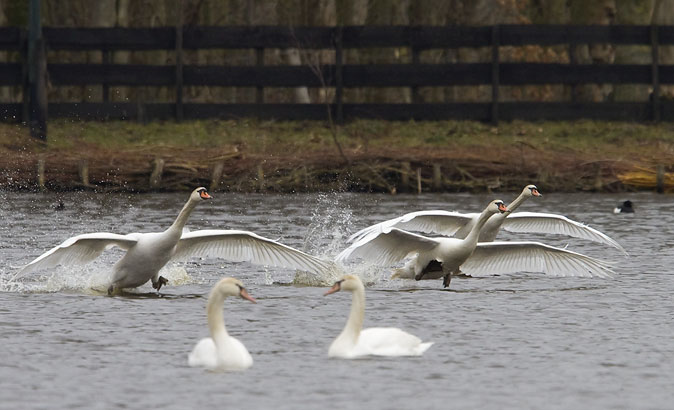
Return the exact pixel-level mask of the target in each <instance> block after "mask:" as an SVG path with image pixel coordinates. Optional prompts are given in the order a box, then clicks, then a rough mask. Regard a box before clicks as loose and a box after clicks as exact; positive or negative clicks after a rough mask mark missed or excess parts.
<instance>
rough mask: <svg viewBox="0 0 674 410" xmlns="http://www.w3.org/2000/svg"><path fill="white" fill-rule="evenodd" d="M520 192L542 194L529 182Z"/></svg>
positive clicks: (530, 194) (527, 194)
mask: <svg viewBox="0 0 674 410" xmlns="http://www.w3.org/2000/svg"><path fill="white" fill-rule="evenodd" d="M522 193H523V194H524V195H526V196H543V194H541V192H540V191H539V190H538V187H536V185H533V184H530V185H527V186H525V187H524V189H523V190H522Z"/></svg>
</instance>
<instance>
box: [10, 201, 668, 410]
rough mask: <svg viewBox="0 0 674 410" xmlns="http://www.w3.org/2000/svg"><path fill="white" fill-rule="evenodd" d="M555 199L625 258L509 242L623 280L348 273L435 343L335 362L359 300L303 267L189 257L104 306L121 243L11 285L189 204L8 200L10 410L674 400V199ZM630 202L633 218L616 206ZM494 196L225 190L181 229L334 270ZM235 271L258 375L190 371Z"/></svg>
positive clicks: (639, 404) (161, 222)
mask: <svg viewBox="0 0 674 410" xmlns="http://www.w3.org/2000/svg"><path fill="white" fill-rule="evenodd" d="M544 194H545V197H543V198H541V199H530V200H529V201H528V202H527V203H526V204H524V205H523V207H522V208H521V209H522V210H527V211H541V212H554V213H561V214H565V215H567V216H569V217H571V218H573V219H575V220H579V221H585V222H589V223H591V225H592V226H594V227H596V228H598V229H600V230H602V231H603V232H605V233H607V234H609V235H610V236H612V237H613V238H615V239H617V240H618V241H620V242H621V244H623V246H624V247H625V248H626V249H627V250H628V251H629V252H630V255H631V256H630V257H629V258H624V257H622V256H621V255H620V253H619V252H617V251H615V250H614V249H612V248H608V247H605V246H602V245H599V244H594V243H591V242H586V241H580V240H569V239H567V238H562V237H537V236H533V235H532V236H530V237H524V236H523V235H521V234H520V235H517V236H516V235H514V234H513V235H508V234H506V235H503V234H502V237H501V238H504V239H509V238H518V239H528V238H532V239H544V240H545V242H546V243H549V244H552V245H557V246H564V245H566V244H568V245H569V247H570V249H573V250H576V251H579V252H583V253H587V254H589V255H592V256H595V257H599V258H602V259H608V260H612V261H614V262H616V270H617V272H618V276H617V277H616V278H615V279H613V280H605V279H583V278H554V277H546V276H543V275H539V274H524V273H522V274H517V275H509V276H498V277H489V278H483V279H470V278H467V279H455V280H453V281H452V284H451V290H449V291H444V290H442V289H441V284H440V281H437V282H436V281H424V282H414V281H395V280H393V281H392V280H389V279H388V276H389V273H390V269H381V268H373V267H360V266H359V267H354V269H355V271H356V273H358V274H359V275H361V276H362V277H364V278H365V279H366V281H367V282H368V284H369V285H368V288H367V310H366V319H365V326H396V327H400V328H403V329H404V330H406V331H408V332H410V333H413V334H416V335H418V336H419V337H421V338H422V339H423V340H425V341H433V342H435V345H433V346H432V347H431V349H430V350H428V351H427V352H426V354H425V355H424V356H422V357H415V358H368V359H362V360H352V361H347V360H337V359H328V358H327V349H328V346H329V345H330V343H331V341H332V340H333V338H334V337H336V336H337V334H338V333H339V332H340V331H341V329H342V327H343V325H344V322H345V320H346V317H347V314H348V308H349V304H350V298H349V296H348V295H347V294H344V293H338V294H336V295H331V296H328V297H323V296H322V294H323V292H324V291H325V290H326V289H327V286H306V285H302V284H301V283H306V282H308V279H307V278H304V279H301V278H300V279H297V280H296V281H297V282H301V283H296V284H293V280H295V273H294V272H292V271H290V270H284V269H275V268H264V267H259V266H255V265H251V264H248V263H228V262H226V261H222V260H207V261H194V262H191V263H188V264H186V265H182V266H170V267H168V268H167V270H166V271H165V272H164V273H163V274H164V275H165V276H168V278H169V279H170V282H169V286H168V287H166V288H165V289H162V297H157V296H156V295H155V294H154V292H152V289H151V288H150V286H149V285H145V286H143V287H141V288H139V289H137V290H136V291H135V292H134V293H132V294H129V295H125V296H117V297H108V296H106V295H105V294H104V293H102V292H100V291H98V290H96V289H97V288H99V287H101V286H103V287H104V285H105V281H106V280H107V278H108V275H109V273H110V267H111V266H112V264H113V263H114V261H115V259H116V258H118V257H119V255H120V253H119V252H114V251H108V252H107V253H105V254H104V255H103V256H102V257H101V258H100V259H98V260H97V261H95V262H93V263H91V264H89V265H86V266H85V267H82V268H75V269H72V268H71V269H63V268H61V269H54V270H51V271H47V272H42V273H36V274H31V275H29V276H28V277H24V278H20V279H14V278H13V277H14V273H15V272H16V268H17V267H20V266H21V265H23V264H25V263H27V262H29V261H30V260H31V259H33V258H34V257H36V256H38V255H39V254H40V253H42V252H43V251H45V250H47V249H49V248H51V247H52V246H54V245H56V244H58V243H60V242H61V241H62V240H64V239H66V238H67V237H70V236H72V235H75V234H79V233H84V232H92V231H113V232H118V233H126V232H131V231H153V230H161V229H164V228H165V227H166V226H168V225H169V224H170V223H171V222H172V220H173V218H174V217H175V216H176V214H177V213H178V211H179V209H180V207H181V206H182V204H183V203H184V201H185V200H186V197H187V195H186V194H152V195H126V194H108V195H102V194H90V193H68V194H61V195H55V194H27V193H15V192H0V238H2V239H1V240H0V248H1V249H0V254H1V255H3V261H4V264H3V265H2V267H0V340H1V341H2V346H1V348H0V386H1V388H0V408H7V409H14V408H22V409H41V408H50V409H51V408H73V409H74V408H86V409H95V408H101V409H103V408H105V409H111V408H143V409H150V408H162V409H167V408H170V409H183V408H203V407H206V406H209V407H218V408H231V407H238V408H251V409H253V408H255V409H261V408H272V407H273V408H275V409H315V408H344V409H346V408H349V409H355V408H363V409H364V408H367V409H388V408H400V409H403V408H414V409H426V408H428V409H431V408H446V407H448V406H451V407H455V408H480V409H506V408H511V409H536V408H546V409H569V408H592V409H609V408H610V409H665V408H671V402H672V400H673V399H674V389H672V374H674V360H673V359H672V358H673V357H674V330H673V329H674V327H673V326H672V318H673V317H674V302H673V300H674V299H673V298H672V294H673V293H674V282H673V280H672V268H671V266H672V265H673V264H674V255H673V254H672V242H674V237H673V236H672V232H671V230H672V226H673V225H674V220H673V219H674V217H673V216H672V215H673V213H672V212H671V197H669V196H662V195H655V194H648V193H640V194H629V195H598V194H572V195H569V194H549V193H544ZM498 196H499V197H501V198H502V199H504V200H506V202H509V200H511V199H512V198H513V197H514V196H515V195H514V194H499V195H498ZM628 198H629V199H632V200H633V202H634V203H635V207H636V210H637V213H636V214H634V215H614V214H612V213H611V210H612V208H613V207H614V206H615V205H617V204H618V203H619V202H621V201H622V200H623V199H628ZM490 199H493V198H491V196H488V195H467V194H461V195H458V194H443V195H421V196H403V195H399V196H384V195H350V194H323V195H279V196H274V195H239V194H226V193H216V195H215V199H214V200H213V201H210V202H208V203H204V204H201V205H200V206H199V207H198V208H197V209H196V210H195V212H194V213H193V215H192V218H191V220H190V222H189V224H188V225H189V227H190V229H192V230H196V229H208V228H210V229H212V228H231V229H247V230H252V231H255V232H257V233H259V234H261V235H264V236H267V237H270V238H274V239H279V240H280V241H282V242H283V243H286V244H288V245H291V246H294V247H297V248H301V249H304V250H307V251H309V252H312V253H314V254H318V255H322V256H324V257H326V258H329V257H331V256H334V255H336V254H337V253H338V252H339V251H340V250H341V249H343V247H344V239H345V238H346V237H348V234H350V233H352V232H354V231H355V230H357V229H360V228H362V227H364V226H366V225H369V224H371V223H375V222H379V221H381V220H383V219H387V218H390V217H393V216H397V215H400V214H401V213H404V212H408V211H412V210H419V209H438V208H439V209H448V210H464V211H477V210H479V209H481V208H482V207H483V206H484V205H485V204H486V203H487V202H488V201H489V200H490ZM59 200H62V201H63V203H64V205H65V209H64V210H62V211H56V210H54V206H55V205H56V204H57V203H58V201H59ZM223 276H236V277H238V278H240V279H241V280H243V282H244V283H245V284H246V286H247V287H248V289H249V292H250V294H251V295H253V296H254V297H255V298H257V299H258V304H257V305H254V304H251V303H249V302H246V301H244V300H233V299H228V300H227V301H226V306H225V318H226V323H227V327H228V330H229V331H230V333H231V334H232V335H233V336H235V337H237V338H239V339H240V340H241V341H243V343H244V344H245V345H246V346H247V348H248V350H249V351H250V352H251V354H252V356H253V358H254V361H255V363H254V365H253V367H252V368H250V369H249V370H247V371H245V372H239V373H211V372H207V371H204V370H202V369H198V368H190V367H188V366H187V354H188V352H189V351H190V350H191V349H192V347H193V346H194V345H195V344H196V342H197V341H198V340H199V339H200V338H202V337H205V336H207V328H206V317H205V304H206V298H205V296H206V295H207V293H208V291H209V290H210V288H211V286H212V285H213V284H214V283H215V281H216V280H217V279H219V278H221V277H223ZM319 279H320V278H319ZM324 279H325V280H321V281H323V282H329V281H330V280H331V278H324ZM321 281H318V282H321Z"/></svg>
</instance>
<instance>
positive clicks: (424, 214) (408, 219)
mask: <svg viewBox="0 0 674 410" xmlns="http://www.w3.org/2000/svg"><path fill="white" fill-rule="evenodd" d="M541 196H542V194H541V193H540V191H539V190H538V188H537V187H536V185H527V186H525V187H524V189H523V190H522V192H521V193H520V195H519V196H518V197H517V198H515V200H514V201H513V202H512V203H510V204H509V205H508V210H509V212H506V213H500V214H495V215H493V216H492V217H491V218H489V220H487V222H486V223H485V224H484V226H483V227H482V229H481V230H480V236H479V237H478V242H492V241H494V240H495V239H496V235H497V234H498V233H499V231H500V230H501V228H503V229H505V230H506V231H509V232H519V233H548V234H556V235H568V236H571V237H575V238H581V239H586V240H590V241H594V242H599V243H604V244H606V245H609V246H612V247H614V248H616V249H618V250H619V251H620V252H622V253H623V254H625V255H626V254H627V252H626V251H625V249H623V247H622V246H621V245H620V244H619V243H618V242H616V241H615V240H614V239H612V238H610V237H609V236H608V235H606V234H604V233H602V232H600V231H598V230H596V229H594V228H591V227H589V226H587V225H584V224H582V223H580V222H576V221H573V220H571V219H569V218H567V217H565V216H563V215H557V214H550V213H542V212H517V213H514V211H515V210H516V209H517V208H518V207H519V206H520V205H522V203H523V202H524V201H525V200H527V199H528V198H531V197H541ZM479 216H480V214H478V213H460V212H450V211H442V210H428V211H417V212H410V213H408V214H405V215H403V216H401V217H398V218H393V219H389V220H387V221H384V222H380V223H378V224H375V225H372V226H368V227H367V228H363V229H361V230H360V231H358V232H356V233H354V234H353V235H351V237H350V238H349V241H350V242H356V241H359V240H361V239H363V238H365V237H367V236H368V235H371V234H375V233H377V232H379V230H381V229H384V228H387V227H395V228H398V229H403V230H406V231H420V232H425V233H439V234H442V235H446V236H453V237H455V238H459V239H464V238H465V237H466V236H468V233H469V232H470V231H471V229H472V228H473V226H475V224H476V223H477V219H478V218H479Z"/></svg>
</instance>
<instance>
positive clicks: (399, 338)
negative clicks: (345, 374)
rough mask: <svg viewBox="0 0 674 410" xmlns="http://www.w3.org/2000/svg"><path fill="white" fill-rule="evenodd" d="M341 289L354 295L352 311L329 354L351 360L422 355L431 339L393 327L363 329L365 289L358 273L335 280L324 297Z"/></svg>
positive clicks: (429, 345) (429, 344) (430, 343)
mask: <svg viewBox="0 0 674 410" xmlns="http://www.w3.org/2000/svg"><path fill="white" fill-rule="evenodd" d="M340 290H346V291H349V292H351V293H352V294H353V296H352V301H351V312H350V313H349V319H348V320H347V322H346V326H344V330H342V333H340V334H339V336H337V338H336V339H335V340H334V341H333V342H332V344H331V345H330V349H329V350H328V356H329V357H340V358H343V359H353V358H356V357H361V356H369V355H372V356H421V355H422V354H423V353H424V352H425V351H426V350H428V348H429V347H431V345H432V344H433V342H426V343H424V342H422V341H421V339H419V338H418V337H416V336H414V335H411V334H409V333H407V332H405V331H403V330H401V329H398V328H395V327H373V328H368V329H363V320H364V318H365V288H364V287H363V282H361V280H360V278H359V277H358V276H354V275H346V276H344V277H343V278H342V279H341V280H339V281H337V282H336V283H335V284H334V286H333V287H332V288H330V290H328V291H327V292H325V294H324V296H327V295H330V294H332V293H335V292H339V291H340Z"/></svg>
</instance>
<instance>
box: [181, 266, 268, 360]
mask: <svg viewBox="0 0 674 410" xmlns="http://www.w3.org/2000/svg"><path fill="white" fill-rule="evenodd" d="M227 296H240V297H241V298H243V299H246V300H249V301H251V302H253V303H257V302H256V301H255V299H253V298H252V297H251V296H250V295H249V294H248V292H246V288H244V287H243V283H241V281H239V280H237V279H234V278H224V279H221V280H220V281H219V282H218V283H217V284H216V285H215V286H214V287H213V289H212V290H211V293H210V295H209V296H208V304H207V305H206V315H207V317H208V330H209V331H210V333H211V337H206V338H204V339H201V340H200V341H199V343H197V345H196V346H194V349H192V352H191V353H190V354H189V356H188V357H187V363H188V364H189V365H190V366H192V367H205V368H207V369H209V370H244V369H247V368H249V367H250V366H252V365H253V358H252V357H251V356H250V353H248V350H247V349H246V346H244V345H243V343H241V342H240V341H239V340H237V339H235V338H233V337H232V336H230V335H229V334H227V330H226V329H225V322H224V318H223V313H222V306H223V305H224V302H225V298H226V297H227Z"/></svg>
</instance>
